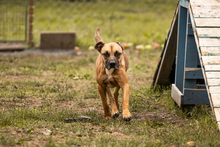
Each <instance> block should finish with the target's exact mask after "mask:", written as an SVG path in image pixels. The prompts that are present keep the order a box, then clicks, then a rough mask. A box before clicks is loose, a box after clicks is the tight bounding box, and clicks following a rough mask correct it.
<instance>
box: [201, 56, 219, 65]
mask: <svg viewBox="0 0 220 147" xmlns="http://www.w3.org/2000/svg"><path fill="white" fill-rule="evenodd" d="M202 61H203V64H204V65H220V56H202Z"/></svg>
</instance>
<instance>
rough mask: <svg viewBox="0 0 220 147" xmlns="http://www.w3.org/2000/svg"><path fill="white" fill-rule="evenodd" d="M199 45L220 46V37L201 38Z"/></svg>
mask: <svg viewBox="0 0 220 147" xmlns="http://www.w3.org/2000/svg"><path fill="white" fill-rule="evenodd" d="M199 46H205V47H207V46H215V47H219V46H220V39H218V38H199Z"/></svg>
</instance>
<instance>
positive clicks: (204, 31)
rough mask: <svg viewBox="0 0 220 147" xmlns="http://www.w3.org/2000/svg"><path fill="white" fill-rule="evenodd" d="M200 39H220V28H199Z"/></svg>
mask: <svg viewBox="0 0 220 147" xmlns="http://www.w3.org/2000/svg"><path fill="white" fill-rule="evenodd" d="M196 31H197V33H198V35H199V37H220V28H197V29H196Z"/></svg>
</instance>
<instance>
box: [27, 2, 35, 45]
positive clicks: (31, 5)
mask: <svg viewBox="0 0 220 147" xmlns="http://www.w3.org/2000/svg"><path fill="white" fill-rule="evenodd" d="M33 17H34V0H30V11H29V40H28V45H29V46H30V47H32V46H33Z"/></svg>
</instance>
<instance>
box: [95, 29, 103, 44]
mask: <svg viewBox="0 0 220 147" xmlns="http://www.w3.org/2000/svg"><path fill="white" fill-rule="evenodd" d="M99 30H100V28H98V29H96V31H95V41H96V43H98V42H104V41H103V40H102V38H101V36H100V34H99Z"/></svg>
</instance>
